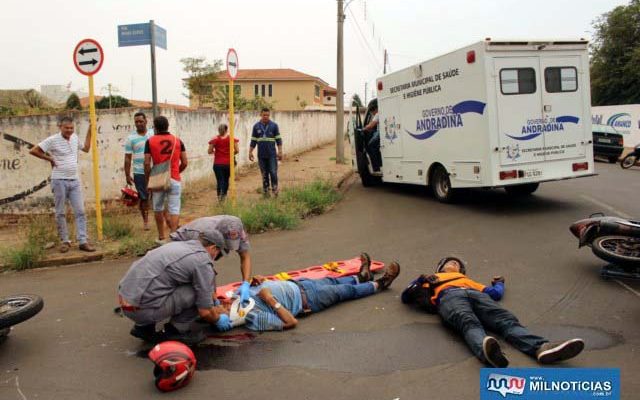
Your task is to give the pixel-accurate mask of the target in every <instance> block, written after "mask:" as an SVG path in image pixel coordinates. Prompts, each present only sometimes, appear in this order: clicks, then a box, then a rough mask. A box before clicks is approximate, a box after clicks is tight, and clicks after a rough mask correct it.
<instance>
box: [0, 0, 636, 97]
mask: <svg viewBox="0 0 640 400" xmlns="http://www.w3.org/2000/svg"><path fill="white" fill-rule="evenodd" d="M345 3H349V4H348V7H347V11H346V20H345V24H344V37H345V39H344V54H345V61H344V71H345V72H344V77H345V92H346V95H347V96H349V97H351V96H352V94H353V93H358V94H359V95H360V97H361V98H363V99H364V98H365V83H367V84H368V90H367V92H368V93H367V98H371V93H372V87H373V85H374V83H375V79H376V77H379V76H381V75H382V73H383V53H384V50H385V49H386V50H387V52H388V60H389V63H388V72H389V71H391V72H392V71H394V70H399V69H401V68H404V67H407V66H409V65H412V64H414V63H417V62H421V61H425V60H428V59H430V58H433V57H435V56H438V55H440V54H444V53H448V52H450V51H452V50H455V49H457V48H459V47H462V46H465V45H468V44H471V43H474V42H477V41H480V40H483V39H484V38H486V37H491V38H493V39H512V38H516V39H549V38H553V39H556V38H587V39H589V38H591V36H592V34H593V25H592V23H593V21H594V20H595V19H596V18H597V17H598V16H600V15H601V14H603V13H605V12H608V11H610V10H611V9H613V8H614V7H616V6H618V5H623V4H627V3H628V1H618V0H537V1H522V0H493V1H489V0H447V1H443V0H440V1H434V0H367V1H365V0H353V1H351V2H349V0H346V1H345ZM336 15H337V1H336V0H298V1H293V0H271V1H255V0H235V1H232V0H208V1H207V0H65V1H43V0H27V1H25V0H21V1H18V0H2V10H1V12H0V48H1V49H2V57H1V61H0V68H1V69H0V72H1V73H0V89H28V88H34V89H38V90H39V88H40V85H43V84H64V85H66V84H68V83H71V88H72V89H73V90H77V89H81V90H84V91H86V90H87V78H86V77H85V76H83V75H80V74H79V73H78V72H77V71H76V70H75V68H74V66H73V62H72V52H73V49H74V47H75V45H76V44H77V43H78V42H79V41H80V40H82V39H84V38H92V39H95V40H97V41H98V42H99V43H100V44H101V45H102V47H103V49H104V52H105V61H104V64H103V67H102V69H101V70H100V71H99V72H98V74H97V75H95V90H96V94H104V93H105V91H106V86H107V85H108V84H112V85H113V86H114V87H115V88H117V89H118V90H119V93H118V94H120V95H122V96H124V97H127V98H131V99H136V100H150V99H151V70H150V51H149V46H137V47H118V38H117V27H118V25H126V24H134V23H143V22H148V21H149V20H151V19H153V20H154V21H155V23H156V24H157V25H159V26H161V27H163V28H165V29H166V30H167V45H168V48H167V50H164V49H157V51H156V59H157V74H158V75H157V82H158V99H159V101H168V102H170V103H178V104H188V99H187V97H185V96H184V94H185V93H186V92H185V90H184V88H183V86H182V79H183V78H185V77H186V74H185V73H184V72H183V70H182V64H181V63H180V59H181V58H185V57H196V56H204V57H206V58H207V59H209V60H214V59H222V60H225V59H226V55H227V50H228V49H229V48H231V47H232V48H235V49H236V51H237V53H238V59H239V65H240V69H243V68H293V69H296V70H298V71H301V72H304V73H307V74H310V75H314V76H318V77H320V78H321V79H323V80H324V81H326V82H328V83H329V84H330V85H332V86H334V87H335V86H336V76H337V74H336V38H337V16H336Z"/></svg>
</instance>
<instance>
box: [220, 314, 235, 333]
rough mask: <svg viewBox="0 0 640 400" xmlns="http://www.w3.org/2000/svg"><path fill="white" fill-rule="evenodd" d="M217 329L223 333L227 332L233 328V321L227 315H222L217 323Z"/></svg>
mask: <svg viewBox="0 0 640 400" xmlns="http://www.w3.org/2000/svg"><path fill="white" fill-rule="evenodd" d="M216 328H217V329H218V330H219V331H221V332H226V331H228V330H230V329H231V328H232V327H231V319H230V318H229V316H228V315H227V314H220V318H218V321H217V322H216Z"/></svg>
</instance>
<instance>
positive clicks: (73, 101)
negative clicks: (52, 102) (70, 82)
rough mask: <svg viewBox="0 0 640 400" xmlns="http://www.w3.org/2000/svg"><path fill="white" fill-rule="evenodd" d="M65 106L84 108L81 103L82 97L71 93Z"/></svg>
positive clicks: (76, 108) (68, 108)
mask: <svg viewBox="0 0 640 400" xmlns="http://www.w3.org/2000/svg"><path fill="white" fill-rule="evenodd" d="M64 108H65V109H66V110H82V105H81V104H80V97H78V95H77V94H75V93H71V94H70V95H69V97H68V98H67V103H66V104H65V106H64Z"/></svg>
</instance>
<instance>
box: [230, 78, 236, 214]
mask: <svg viewBox="0 0 640 400" xmlns="http://www.w3.org/2000/svg"><path fill="white" fill-rule="evenodd" d="M234 92H235V90H234V86H233V79H229V154H230V155H231V157H230V159H229V169H230V170H231V172H230V176H229V192H230V194H231V205H232V206H233V207H235V206H236V168H235V164H236V163H235V159H234V158H235V149H236V146H235V140H234V129H233V128H234V126H235V116H234V115H233V113H234V111H235V110H234V104H233V102H234V99H233V96H234Z"/></svg>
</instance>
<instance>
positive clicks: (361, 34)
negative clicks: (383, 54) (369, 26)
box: [349, 9, 381, 66]
mask: <svg viewBox="0 0 640 400" xmlns="http://www.w3.org/2000/svg"><path fill="white" fill-rule="evenodd" d="M349 13H350V14H351V17H352V18H353V22H354V25H355V27H356V29H357V30H358V33H360V36H361V37H362V39H363V40H364V43H365V45H366V47H367V49H368V50H369V51H370V52H371V55H373V58H374V59H375V60H376V64H378V66H380V64H381V63H380V61H379V60H378V57H377V56H376V52H375V51H374V50H373V49H372V48H371V45H370V44H369V41H368V40H367V38H366V37H365V35H364V33H362V29H361V28H360V24H359V23H358V19H357V18H356V16H355V14H354V13H353V11H351V9H349Z"/></svg>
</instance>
